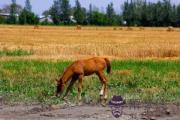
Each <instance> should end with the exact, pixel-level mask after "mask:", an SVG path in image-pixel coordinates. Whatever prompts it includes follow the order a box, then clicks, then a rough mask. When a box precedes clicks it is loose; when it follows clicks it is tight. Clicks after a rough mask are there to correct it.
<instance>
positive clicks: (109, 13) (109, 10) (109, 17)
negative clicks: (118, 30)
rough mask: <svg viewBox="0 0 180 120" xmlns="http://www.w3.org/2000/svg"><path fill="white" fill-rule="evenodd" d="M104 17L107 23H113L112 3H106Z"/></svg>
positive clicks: (114, 22)
mask: <svg viewBox="0 0 180 120" xmlns="http://www.w3.org/2000/svg"><path fill="white" fill-rule="evenodd" d="M106 17H107V24H108V25H115V24H116V19H115V11H114V8H113V3H110V4H108V6H107V8H106Z"/></svg>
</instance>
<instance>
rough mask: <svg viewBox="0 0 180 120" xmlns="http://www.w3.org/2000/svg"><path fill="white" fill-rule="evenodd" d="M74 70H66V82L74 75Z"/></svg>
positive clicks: (64, 76)
mask: <svg viewBox="0 0 180 120" xmlns="http://www.w3.org/2000/svg"><path fill="white" fill-rule="evenodd" d="M72 74H73V73H72V71H71V70H66V71H65V72H64V74H63V77H62V80H63V82H64V83H67V82H68V81H69V79H70V78H71V77H72Z"/></svg>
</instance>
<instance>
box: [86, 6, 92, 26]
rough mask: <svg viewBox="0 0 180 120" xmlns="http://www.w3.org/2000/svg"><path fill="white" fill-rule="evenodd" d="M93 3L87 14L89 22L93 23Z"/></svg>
mask: <svg viewBox="0 0 180 120" xmlns="http://www.w3.org/2000/svg"><path fill="white" fill-rule="evenodd" d="M92 12H93V10H92V4H90V5H89V12H88V14H87V21H88V24H92Z"/></svg>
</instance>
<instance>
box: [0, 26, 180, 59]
mask: <svg viewBox="0 0 180 120" xmlns="http://www.w3.org/2000/svg"><path fill="white" fill-rule="evenodd" d="M17 48H21V49H24V50H28V51H32V52H33V53H34V54H33V55H31V56H24V57H17V58H25V59H77V58H84V57H89V56H108V57H110V58H117V59H129V58H138V59H139V58H150V59H151V58H158V59H159V58H163V59H164V58H170V59H179V58H180V28H173V30H170V31H168V28H143V27H139V28H138V27H137V28H126V27H82V28H81V29H77V28H76V27H55V26H39V27H38V28H37V29H35V28H34V26H9V25H1V26H0V50H13V49H17ZM0 59H11V57H0ZM13 59H14V58H13Z"/></svg>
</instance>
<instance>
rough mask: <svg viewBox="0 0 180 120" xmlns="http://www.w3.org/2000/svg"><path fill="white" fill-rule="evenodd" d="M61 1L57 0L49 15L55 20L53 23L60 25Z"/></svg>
mask: <svg viewBox="0 0 180 120" xmlns="http://www.w3.org/2000/svg"><path fill="white" fill-rule="evenodd" d="M60 4H61V3H60V1H59V0H55V1H54V3H53V5H52V7H51V8H50V10H49V14H50V15H51V18H52V20H53V23H54V24H56V25H58V24H60V22H61V20H60V17H61V8H60Z"/></svg>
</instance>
